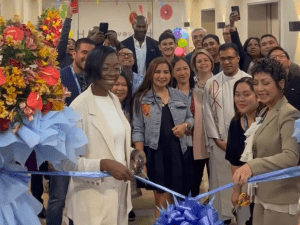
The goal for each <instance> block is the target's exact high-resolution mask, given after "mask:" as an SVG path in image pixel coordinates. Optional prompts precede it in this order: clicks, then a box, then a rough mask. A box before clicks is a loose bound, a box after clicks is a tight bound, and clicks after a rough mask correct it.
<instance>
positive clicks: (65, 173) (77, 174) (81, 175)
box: [0, 170, 186, 199]
mask: <svg viewBox="0 0 300 225" xmlns="http://www.w3.org/2000/svg"><path fill="white" fill-rule="evenodd" d="M0 173H6V174H11V175H14V176H18V174H31V175H43V176H45V175H47V176H64V177H78V178H103V177H111V175H110V174H109V173H107V172H99V171H96V172H82V171H80V172H77V171H58V172H40V171H6V170H0ZM134 177H135V178H136V179H138V180H140V181H142V182H144V183H146V184H149V185H151V186H154V187H156V188H159V189H161V190H164V191H166V192H168V193H170V194H172V195H175V196H177V197H179V198H182V199H185V198H186V196H184V195H182V194H179V193H177V192H175V191H172V190H170V189H168V188H166V187H164V186H161V185H159V184H156V183H153V182H151V181H149V180H146V179H144V178H142V177H139V176H137V175H134Z"/></svg>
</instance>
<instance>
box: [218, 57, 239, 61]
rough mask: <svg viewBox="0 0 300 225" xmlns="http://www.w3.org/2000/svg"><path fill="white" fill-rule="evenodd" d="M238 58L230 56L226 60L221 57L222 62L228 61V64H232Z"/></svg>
mask: <svg viewBox="0 0 300 225" xmlns="http://www.w3.org/2000/svg"><path fill="white" fill-rule="evenodd" d="M236 57H237V56H229V57H226V58H223V57H221V58H220V61H221V62H225V61H226V60H228V62H232V60H234V59H235V58H236Z"/></svg>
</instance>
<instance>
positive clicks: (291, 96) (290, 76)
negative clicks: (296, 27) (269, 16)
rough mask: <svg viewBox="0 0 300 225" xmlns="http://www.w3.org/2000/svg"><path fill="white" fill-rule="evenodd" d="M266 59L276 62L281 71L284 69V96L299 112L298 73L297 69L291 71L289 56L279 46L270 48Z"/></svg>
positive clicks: (299, 87)
mask: <svg viewBox="0 0 300 225" xmlns="http://www.w3.org/2000/svg"><path fill="white" fill-rule="evenodd" d="M268 57H269V58H271V59H275V60H277V61H278V62H279V63H280V64H281V65H282V67H283V69H285V71H286V74H287V79H286V84H285V91H284V95H285V97H286V98H287V100H288V102H289V103H290V104H291V105H292V106H294V107H295V108H296V109H298V110H300V101H299V98H300V72H297V69H296V70H291V61H290V56H289V54H288V53H287V52H286V51H285V50H284V49H283V48H281V47H279V46H277V47H275V48H272V49H271V50H270V51H269V52H268ZM295 65H297V64H295Z"/></svg>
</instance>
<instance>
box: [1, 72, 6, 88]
mask: <svg viewBox="0 0 300 225" xmlns="http://www.w3.org/2000/svg"><path fill="white" fill-rule="evenodd" d="M5 80H6V77H5V76H4V74H3V70H2V69H0V85H2V84H4V83H5Z"/></svg>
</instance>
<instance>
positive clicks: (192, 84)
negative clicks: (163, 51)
mask: <svg viewBox="0 0 300 225" xmlns="http://www.w3.org/2000/svg"><path fill="white" fill-rule="evenodd" d="M181 60H182V61H184V62H186V64H187V65H188V67H189V68H190V71H192V70H191V67H190V64H189V61H187V59H186V58H184V57H182V56H176V57H174V58H173V59H172V61H171V64H172V66H173V75H174V67H175V65H176V63H178V62H179V61H181ZM189 83H190V88H194V87H195V80H194V77H193V76H192V74H191V73H190V79H189ZM172 86H173V88H176V86H177V80H176V78H175V77H174V76H173V85H172Z"/></svg>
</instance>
